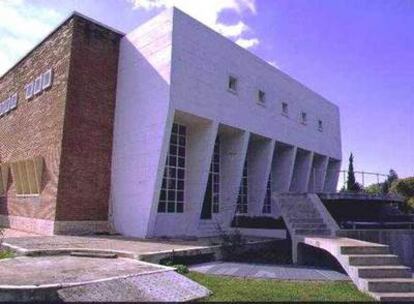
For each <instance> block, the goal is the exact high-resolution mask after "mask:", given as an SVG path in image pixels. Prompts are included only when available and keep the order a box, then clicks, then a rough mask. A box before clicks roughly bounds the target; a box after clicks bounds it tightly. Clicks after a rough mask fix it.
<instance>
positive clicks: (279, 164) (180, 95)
mask: <svg viewBox="0 0 414 304" xmlns="http://www.w3.org/2000/svg"><path fill="white" fill-rule="evenodd" d="M230 74H231V75H233V76H236V77H237V78H238V91H237V94H233V93H231V92H229V91H228V90H227V84H228V77H229V75H230ZM259 89H260V90H262V91H264V92H265V93H266V103H265V105H262V104H258V103H257V94H258V90H259ZM282 102H286V103H288V105H289V114H288V115H287V116H286V115H282V114H281V111H282ZM302 111H304V112H306V113H307V117H308V123H307V124H302V123H301V122H300V115H301V112H302ZM182 115H184V116H186V115H187V116H191V117H193V119H190V120H188V121H185V119H184V123H185V124H187V127H188V130H189V135H188V136H189V137H188V144H187V153H188V154H187V155H188V158H187V168H186V170H187V173H186V177H187V180H186V186H185V188H186V190H185V202H184V210H185V212H184V213H182V214H172V213H166V214H162V213H157V206H158V199H159V193H160V187H161V182H162V176H163V172H164V165H165V160H166V157H167V152H168V147H169V139H170V133H171V127H172V124H173V121H174V120H177V119H178V120H180V119H181V118H180V117H181V116H182ZM318 120H322V121H323V125H324V128H323V131H322V132H321V131H319V130H318ZM206 122H207V123H206ZM217 134H220V138H221V155H220V161H221V176H220V178H221V184H220V213H219V214H213V220H214V221H217V222H219V223H222V224H224V225H227V226H228V224H229V223H230V220H231V219H232V217H233V215H234V211H235V207H236V201H237V195H238V191H239V186H240V180H241V177H242V170H243V164H244V160H245V158H246V157H247V158H248V159H249V160H250V161H249V162H250V166H251V168H250V171H251V172H252V175H251V176H250V177H249V183H250V191H251V192H250V197H249V198H250V202H249V209H250V210H252V213H253V214H259V213H260V212H259V211H260V210H261V207H262V206H263V199H264V195H265V190H266V184H267V178H268V174H269V172H270V171H272V174H273V175H274V181H273V183H272V185H273V190H274V191H288V190H289V187H291V189H294V190H295V191H307V189H308V187H309V179H310V176H311V175H310V174H311V168H312V165H314V166H315V167H318V168H319V167H323V166H327V167H328V169H329V168H331V169H335V168H338V169H339V167H338V164H340V162H335V163H334V162H333V161H334V160H340V159H341V137H340V123H339V110H338V107H337V106H335V105H334V104H332V103H330V102H328V101H327V100H325V99H324V98H323V97H321V96H319V95H318V94H316V93H314V92H312V91H311V90H309V89H307V88H306V87H304V86H303V85H301V84H300V83H299V82H297V81H295V80H293V79H292V78H290V77H289V76H287V75H286V74H284V73H283V72H281V71H279V70H278V69H276V68H274V67H273V66H271V65H269V64H267V63H266V62H264V61H263V60H261V59H259V58H257V57H256V56H254V55H252V54H250V53H249V52H247V51H246V50H244V49H242V48H240V47H239V46H237V45H236V44H234V43H233V42H231V41H229V40H227V39H226V38H224V37H222V36H220V35H219V34H217V33H215V32H213V31H212V30H210V29H208V28H206V27H205V26H203V25H202V24H200V23H198V22H197V21H195V20H194V19H192V18H191V17H189V16H187V15H185V14H184V13H182V12H181V11H178V10H176V9H171V10H167V11H165V12H163V13H162V14H160V15H159V16H157V17H155V18H154V19H152V20H150V21H149V22H147V23H146V24H144V25H142V26H140V27H138V28H137V29H135V30H134V31H132V32H131V33H129V34H128V35H126V36H125V37H124V38H123V39H122V41H121V49H120V59H119V71H118V87H117V104H116V113H115V130H114V151H113V164H112V193H111V197H112V209H113V221H114V226H115V228H116V230H117V231H118V232H120V233H122V234H125V235H131V236H138V237H150V236H163V235H168V236H182V235H194V234H197V229H198V228H197V221H199V216H200V213H201V208H202V202H203V199H204V193H205V187H206V183H207V179H208V170H209V166H210V161H211V157H212V153H213V148H214V141H215V138H216V135H217ZM257 137H261V138H263V139H264V141H263V142H261V143H258V142H254V141H252V142H251V143H252V145H251V148H249V151H248V144H249V140H252V139H253V138H257ZM299 150H300V151H304V154H303V155H302V154H301V155H299V156H297V155H296V151H299ZM315 153H316V154H317V155H321V157H323V158H324V159H325V163H324V164H322V163H320V162H315V163H314V162H313V161H312V160H313V155H314V154H315ZM316 154H315V155H316ZM328 158H329V160H331V162H329V164H328V162H327V161H326V160H327V159H328ZM332 172H333V171H332ZM325 175H326V181H325V183H324V182H323V181H319V183H320V184H321V187H322V184H324V188H325V190H326V189H332V188H333V187H334V185H335V184H336V180H337V176H336V175H335V174H334V173H329V172H328V173H326V174H321V177H318V178H322V176H323V178H324V179H325ZM292 176H293V179H294V181H293V183H292ZM312 182H313V181H312ZM272 208H273V206H272ZM275 212H276V213H277V212H278V211H274V212H272V213H275Z"/></svg>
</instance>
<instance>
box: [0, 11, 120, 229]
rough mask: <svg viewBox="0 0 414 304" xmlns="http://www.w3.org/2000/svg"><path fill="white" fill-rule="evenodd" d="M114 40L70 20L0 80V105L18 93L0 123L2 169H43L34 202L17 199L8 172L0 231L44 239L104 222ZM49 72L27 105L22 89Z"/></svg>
mask: <svg viewBox="0 0 414 304" xmlns="http://www.w3.org/2000/svg"><path fill="white" fill-rule="evenodd" d="M120 38H121V35H119V34H116V33H115V32H112V31H110V30H108V29H105V28H103V27H101V26H99V25H96V24H94V23H92V22H91V21H88V20H86V19H84V18H82V17H80V16H77V15H74V16H73V17H72V18H69V19H68V20H67V21H65V22H64V23H63V25H61V26H60V27H59V28H58V29H57V30H55V31H54V32H53V33H52V34H51V35H50V36H49V37H47V38H46V39H45V40H44V41H43V42H42V43H41V44H40V45H39V46H38V47H36V48H35V49H34V50H33V51H31V52H30V53H29V54H28V55H27V56H26V57H25V58H24V59H23V60H21V61H20V62H19V63H18V64H17V65H16V66H15V67H13V68H12V69H11V70H10V71H9V72H7V73H6V74H5V75H4V76H2V77H1V78H0V101H2V100H4V99H5V98H7V97H8V96H9V95H11V94H13V93H15V92H17V93H18V107H17V109H16V110H14V111H12V112H10V113H9V114H8V115H7V116H5V117H2V118H0V163H7V162H14V161H17V160H22V159H27V158H32V157H35V156H42V157H43V158H44V165H45V166H44V168H45V169H44V174H43V178H42V187H41V194H40V195H39V196H32V197H22V196H17V195H16V191H15V182H14V181H13V178H12V176H11V173H9V186H8V192H7V194H6V196H4V197H0V225H12V227H14V228H18V229H22V230H31V231H37V232H40V233H42V232H44V233H46V234H50V233H53V231H54V230H53V229H54V228H53V226H54V225H55V224H54V223H55V221H60V222H61V223H63V224H64V225H63V226H62V225H60V226H61V227H60V226H59V227H60V228H59V229H58V230H60V231H61V230H65V229H64V228H62V227H66V226H67V227H70V229H71V230H74V228H76V227H74V225H72V224H70V223H69V224H68V223H67V221H74V222H72V223H78V222H75V221H91V223H94V222H96V221H106V220H107V213H108V200H109V190H110V166H111V164H110V163H111V153H112V128H113V115H114V107H115V92H116V77H117V64H118V51H119V40H120ZM49 68H52V69H53V72H54V79H53V85H52V87H51V88H50V89H48V90H47V91H44V92H43V93H42V94H41V95H39V96H37V97H35V98H34V99H32V100H31V101H30V102H28V101H26V100H25V98H24V94H25V92H24V87H25V85H26V84H27V83H28V82H30V81H33V80H34V79H35V78H36V77H37V76H39V75H40V74H41V73H43V72H45V71H46V70H47V69H49ZM46 226H47V228H46ZM75 226H76V225H75ZM92 226H93V225H92ZM55 228H56V227H55ZM42 229H44V230H47V229H49V230H50V231H42ZM55 230H56V229H55ZM75 230H76V229H75Z"/></svg>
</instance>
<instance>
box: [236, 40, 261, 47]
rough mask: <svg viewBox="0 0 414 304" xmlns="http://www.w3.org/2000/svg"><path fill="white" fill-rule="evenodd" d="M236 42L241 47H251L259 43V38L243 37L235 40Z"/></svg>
mask: <svg viewBox="0 0 414 304" xmlns="http://www.w3.org/2000/svg"><path fill="white" fill-rule="evenodd" d="M236 43H237V44H238V45H240V46H241V47H243V48H245V49H249V48H251V47H254V46H256V45H258V44H259V39H257V38H250V39H245V38H239V39H237V40H236Z"/></svg>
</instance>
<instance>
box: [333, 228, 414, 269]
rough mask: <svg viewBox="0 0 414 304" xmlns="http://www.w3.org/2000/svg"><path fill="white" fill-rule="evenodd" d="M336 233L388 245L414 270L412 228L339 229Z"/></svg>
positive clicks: (413, 236) (413, 231) (413, 235)
mask: <svg viewBox="0 0 414 304" xmlns="http://www.w3.org/2000/svg"><path fill="white" fill-rule="evenodd" d="M337 235H338V236H345V237H349V238H354V239H358V240H363V241H367V242H373V243H380V244H385V245H388V246H390V249H391V251H392V253H393V254H397V255H398V256H399V257H400V259H401V262H402V263H403V264H404V265H407V266H410V267H411V268H412V269H413V270H414V230H406V229H393V230H391V229H387V230H377V229H369V230H367V229H366V230H359V229H358V230H340V231H339V232H338V233H337Z"/></svg>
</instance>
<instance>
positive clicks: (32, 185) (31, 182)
mask: <svg viewBox="0 0 414 304" xmlns="http://www.w3.org/2000/svg"><path fill="white" fill-rule="evenodd" d="M22 163H23V164H24V166H25V167H26V173H27V184H28V186H29V188H28V189H29V193H30V194H36V193H39V191H38V190H37V183H36V175H35V167H34V160H33V159H27V160H25V161H22Z"/></svg>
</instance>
